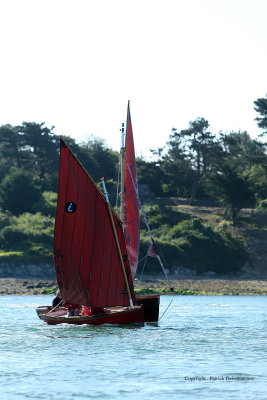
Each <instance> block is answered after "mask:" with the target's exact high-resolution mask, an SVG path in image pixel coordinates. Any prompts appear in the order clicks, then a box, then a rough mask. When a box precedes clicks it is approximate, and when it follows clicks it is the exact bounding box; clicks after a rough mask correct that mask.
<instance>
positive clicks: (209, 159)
mask: <svg viewBox="0 0 267 400" xmlns="http://www.w3.org/2000/svg"><path fill="white" fill-rule="evenodd" d="M208 128H209V123H208V121H207V120H205V119H204V118H197V119H196V120H195V121H191V122H190V123H189V128H188V129H184V130H181V131H180V132H177V129H175V128H173V129H172V135H171V136H170V140H169V142H168V144H169V153H170V154H172V153H174V154H175V153H176V157H177V160H178V159H180V160H181V161H183V165H186V170H187V171H188V173H190V172H191V174H192V188H191V197H190V204H193V203H194V201H195V199H196V196H197V191H198V188H199V185H200V183H201V182H202V181H203V179H204V178H206V176H207V174H208V173H209V171H210V168H211V165H212V163H213V161H214V158H215V157H216V150H217V148H218V144H217V142H216V141H215V140H214V138H215V136H214V135H213V134H212V133H211V132H210V131H209V130H208ZM185 160H186V161H187V164H185ZM189 164H190V167H189ZM189 171H190V172H189ZM177 172H178V171H177ZM179 173H180V171H179Z"/></svg>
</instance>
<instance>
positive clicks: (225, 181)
mask: <svg viewBox="0 0 267 400" xmlns="http://www.w3.org/2000/svg"><path fill="white" fill-rule="evenodd" d="M211 181H213V187H215V192H216V196H217V198H218V199H219V200H221V201H223V202H225V203H226V206H228V207H227V208H229V214H230V217H231V219H232V222H233V225H236V224H237V215H238V212H239V211H240V210H241V209H242V208H244V207H251V206H253V205H254V201H255V197H254V191H253V188H252V187H251V184H250V179H249V173H244V172H243V171H240V168H239V167H238V166H237V165H235V166H234V165H233V164H230V163H227V162H225V163H222V164H221V165H220V169H218V170H217V172H216V173H214V175H213V176H212V178H211Z"/></svg>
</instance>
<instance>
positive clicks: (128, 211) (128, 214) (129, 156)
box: [124, 102, 140, 278]
mask: <svg viewBox="0 0 267 400" xmlns="http://www.w3.org/2000/svg"><path fill="white" fill-rule="evenodd" d="M125 147H126V150H125V151H126V154H125V171H124V233H125V242H126V247H127V252H128V257H129V262H130V267H131V273H132V277H133V278H134V277H135V274H136V269H137V264H138V256H139V239H140V219H139V205H138V198H137V176H136V162H135V150H134V140H133V130H132V122H131V114H130V105H129V102H128V110H127V123H126V145H125ZM134 185H135V186H134Z"/></svg>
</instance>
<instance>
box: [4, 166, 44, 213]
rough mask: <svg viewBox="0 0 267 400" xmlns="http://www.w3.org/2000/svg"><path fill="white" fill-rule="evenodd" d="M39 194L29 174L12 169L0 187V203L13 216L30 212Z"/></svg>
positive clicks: (21, 170)
mask: <svg viewBox="0 0 267 400" xmlns="http://www.w3.org/2000/svg"><path fill="white" fill-rule="evenodd" d="M40 197H41V192H40V190H39V188H38V186H37V185H36V183H35V181H34V178H33V176H32V174H31V173H30V172H27V171H25V170H23V169H19V168H13V169H12V170H11V172H10V174H9V175H6V177H5V178H4V179H3V181H2V182H1V185H0V203H1V205H2V207H3V209H4V210H9V211H10V212H11V213H12V214H14V215H20V214H22V213H24V212H31V211H32V210H33V206H34V204H35V203H37V202H38V201H39V200H40Z"/></svg>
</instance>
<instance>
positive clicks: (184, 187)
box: [0, 98, 267, 224]
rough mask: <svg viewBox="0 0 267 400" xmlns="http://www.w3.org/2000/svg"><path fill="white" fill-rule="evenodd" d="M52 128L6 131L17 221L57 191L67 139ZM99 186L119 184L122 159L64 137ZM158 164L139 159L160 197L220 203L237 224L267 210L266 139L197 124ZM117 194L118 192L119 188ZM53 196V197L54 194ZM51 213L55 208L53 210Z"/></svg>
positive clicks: (2, 142)
mask: <svg viewBox="0 0 267 400" xmlns="http://www.w3.org/2000/svg"><path fill="white" fill-rule="evenodd" d="M255 110H256V111H257V113H258V114H259V117H258V118H257V123H258V126H259V127H260V128H261V129H263V133H262V136H264V135H265V134H266V133H267V98H260V99H257V100H256V101H255ZM53 129H54V128H53V127H52V128H48V127H46V126H45V124H44V123H40V124H37V123H34V122H23V123H22V125H20V126H11V125H3V126H1V127H0V207H1V208H2V211H8V212H10V213H11V214H14V215H16V216H18V215H20V214H22V213H23V212H36V211H41V212H44V213H46V214H47V213H48V210H45V209H44V203H45V201H44V194H45V195H46V198H47V196H48V193H50V194H51V193H56V192H57V182H58V161H59V136H58V135H56V134H55V133H54V132H53ZM63 139H65V140H66V142H67V143H68V144H69V146H70V147H71V149H72V151H73V152H74V154H76V156H77V157H78V159H79V160H80V162H81V163H82V164H83V165H84V167H85V168H86V169H87V171H88V172H89V173H90V174H91V175H92V177H93V178H94V179H95V180H96V181H97V180H99V178H100V177H101V176H103V175H104V176H105V178H106V180H107V181H108V182H110V183H113V184H115V183H116V177H117V174H118V172H117V169H118V160H119V155H118V153H117V152H115V151H113V150H111V149H109V148H108V147H107V145H106V143H105V141H104V140H103V139H100V138H95V137H91V138H90V139H88V141H87V142H83V143H77V142H76V141H75V140H74V139H72V138H70V137H67V136H65V137H64V136H63ZM151 152H152V154H153V161H147V160H146V159H144V158H138V159H137V174H138V179H139V183H140V184H145V185H147V186H148V187H149V189H150V191H151V192H152V193H154V194H155V195H156V196H159V197H165V196H168V197H170V196H172V197H183V198H189V200H190V204H194V202H195V201H196V199H202V200H215V201H219V202H222V203H223V204H225V206H226V208H227V211H228V214H229V218H231V219H232V221H233V223H234V224H235V223H236V222H237V217H238V212H239V210H240V209H242V208H249V207H251V208H252V207H255V206H256V207H259V208H262V207H263V208H264V207H266V206H267V204H266V203H267V154H266V143H264V141H263V140H262V138H261V139H260V138H258V139H252V138H251V137H250V136H249V134H248V133H247V132H246V131H244V132H241V131H238V132H230V133H224V132H219V133H218V134H217V135H215V134H214V133H212V132H211V131H210V126H209V122H208V121H207V120H206V119H204V118H197V119H196V120H195V121H191V122H189V126H188V127H187V128H186V129H183V130H181V131H177V129H176V128H173V129H172V130H171V133H170V136H169V140H168V142H167V143H166V145H165V147H164V148H158V149H156V150H151ZM111 187H112V186H111ZM50 196H51V195H50ZM48 208H49V207H48Z"/></svg>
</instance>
